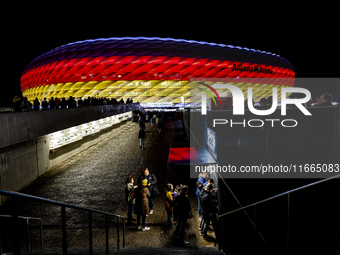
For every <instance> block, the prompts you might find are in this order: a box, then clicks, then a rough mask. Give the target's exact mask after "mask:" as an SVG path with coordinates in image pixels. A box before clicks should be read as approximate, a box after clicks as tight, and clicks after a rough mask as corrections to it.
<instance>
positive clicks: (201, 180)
mask: <svg viewBox="0 0 340 255" xmlns="http://www.w3.org/2000/svg"><path fill="white" fill-rule="evenodd" d="M207 178H208V173H207V172H205V173H200V174H199V176H198V180H197V183H201V184H202V186H201V188H199V185H198V184H197V188H196V196H197V202H198V216H199V219H200V221H202V214H201V201H200V196H199V193H200V190H202V188H203V187H204V186H205V185H207V184H208V180H207Z"/></svg>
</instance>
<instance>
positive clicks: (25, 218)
mask: <svg viewBox="0 0 340 255" xmlns="http://www.w3.org/2000/svg"><path fill="white" fill-rule="evenodd" d="M11 217H12V215H0V218H11ZM18 219H23V220H26V229H27V251H28V252H30V251H31V245H30V227H29V221H30V220H38V221H40V223H39V224H40V248H41V249H42V248H43V246H44V243H43V229H42V220H41V218H35V217H24V216H18ZM1 231H2V229H1V225H0V254H2V240H1V237H2V235H1Z"/></svg>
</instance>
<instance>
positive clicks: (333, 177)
mask: <svg viewBox="0 0 340 255" xmlns="http://www.w3.org/2000/svg"><path fill="white" fill-rule="evenodd" d="M339 177H340V174H338V175H334V176H332V177H329V178H327V179H323V180H321V181H317V182H313V183H310V184H307V185H305V186H301V187H299V188H296V189H292V190H289V191H286V192H284V193H281V194H279V195H276V196H273V197H270V198H267V199H264V200H261V201H259V202H256V203H253V204H250V205H247V206H243V207H241V208H239V209H236V210H233V211H230V212H227V213H224V214H221V215H219V216H218V217H219V218H220V217H223V216H226V215H229V214H232V213H234V212H237V211H240V210H244V209H247V208H249V207H252V206H255V205H258V204H262V203H264V202H267V201H270V200H273V199H275V198H278V197H282V196H284V195H288V194H290V193H293V192H295V191H298V190H302V189H305V188H308V187H311V186H314V185H317V184H319V183H322V182H325V181H329V180H331V179H335V178H339Z"/></svg>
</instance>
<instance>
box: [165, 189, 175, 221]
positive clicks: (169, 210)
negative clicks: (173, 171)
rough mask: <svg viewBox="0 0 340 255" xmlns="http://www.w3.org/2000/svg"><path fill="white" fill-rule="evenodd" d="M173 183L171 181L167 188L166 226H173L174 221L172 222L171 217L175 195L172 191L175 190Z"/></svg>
mask: <svg viewBox="0 0 340 255" xmlns="http://www.w3.org/2000/svg"><path fill="white" fill-rule="evenodd" d="M173 189H174V187H173V185H172V184H171V183H168V184H167V188H166V190H165V209H166V213H167V222H166V226H167V227H172V223H171V218H172V210H173V206H172V204H173V196H172V192H173Z"/></svg>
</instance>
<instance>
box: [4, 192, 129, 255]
mask: <svg viewBox="0 0 340 255" xmlns="http://www.w3.org/2000/svg"><path fill="white" fill-rule="evenodd" d="M0 195H3V196H9V197H11V198H12V202H14V205H13V212H12V218H13V224H14V225H15V226H14V229H16V230H17V231H18V226H17V224H18V223H17V220H18V219H19V216H18V212H17V207H16V201H17V199H28V200H34V201H39V202H42V203H46V204H52V205H56V206H60V207H61V220H62V236H63V254H67V239H66V207H67V208H72V209H78V210H84V211H88V212H89V254H93V246H92V213H99V214H104V215H105V223H106V254H108V253H109V244H108V230H109V229H108V216H114V217H116V218H117V249H118V250H119V219H120V218H121V219H122V221H123V247H125V218H124V216H121V215H117V214H113V213H109V212H104V211H100V210H96V209H91V208H86V207H81V206H77V205H72V204H67V203H63V202H59V201H55V200H51V199H46V198H41V197H36V196H32V195H27V194H23V193H19V192H14V191H8V190H0ZM13 243H14V247H15V251H14V254H15V255H17V254H18V255H19V254H20V242H18V240H16V239H15V238H14V240H13Z"/></svg>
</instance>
